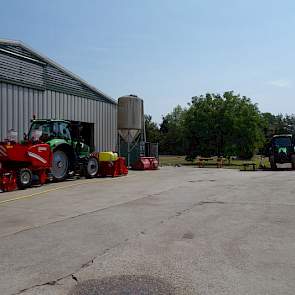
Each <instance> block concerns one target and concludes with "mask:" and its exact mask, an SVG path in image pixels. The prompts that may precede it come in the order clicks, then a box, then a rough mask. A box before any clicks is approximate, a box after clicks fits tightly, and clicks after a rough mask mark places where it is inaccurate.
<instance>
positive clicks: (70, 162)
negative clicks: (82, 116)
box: [28, 119, 90, 181]
mask: <svg viewBox="0 0 295 295" xmlns="http://www.w3.org/2000/svg"><path fill="white" fill-rule="evenodd" d="M81 130H82V126H81V124H79V122H71V121H67V120H49V119H48V120H46V119H38V120H32V124H31V128H30V131H29V134H28V140H29V141H31V142H42V143H47V144H49V145H50V148H51V150H52V151H53V163H52V175H53V178H54V179H55V180H56V181H61V180H64V179H65V178H66V177H67V176H68V175H69V173H73V171H77V170H82V168H81V167H84V166H85V165H86V163H87V161H88V158H89V154H90V147H89V146H88V145H87V144H85V143H84V140H83V138H82V137H81ZM77 167H78V168H77Z"/></svg>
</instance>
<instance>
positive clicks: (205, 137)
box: [184, 91, 264, 158]
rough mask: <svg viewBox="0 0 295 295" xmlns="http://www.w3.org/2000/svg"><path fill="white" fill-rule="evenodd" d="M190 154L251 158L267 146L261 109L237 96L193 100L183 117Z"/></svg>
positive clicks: (203, 97)
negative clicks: (263, 146)
mask: <svg viewBox="0 0 295 295" xmlns="http://www.w3.org/2000/svg"><path fill="white" fill-rule="evenodd" d="M184 131H185V132H184V134H185V139H186V140H185V141H186V142H187V143H188V146H187V154H188V155H189V156H190V157H195V156H196V155H203V156H213V155H217V156H220V155H224V156H228V155H237V156H239V157H241V158H250V157H252V156H253V154H254V153H255V151H256V149H257V148H259V147H261V146H262V145H263V144H264V134H263V132H262V119H261V115H260V112H259V110H258V107H257V105H256V104H253V103H252V102H251V100H250V99H249V98H247V97H245V96H243V97H241V96H240V95H235V94H234V92H232V91H230V92H225V93H224V94H223V96H221V95H219V94H206V95H205V96H203V95H201V96H199V97H193V98H192V103H191V106H190V108H189V109H188V110H187V112H186V114H185V116H184Z"/></svg>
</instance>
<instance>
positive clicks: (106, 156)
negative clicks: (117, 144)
mask: <svg viewBox="0 0 295 295" xmlns="http://www.w3.org/2000/svg"><path fill="white" fill-rule="evenodd" d="M98 159H99V161H100V162H113V161H116V160H117V159H118V154H117V153H113V152H100V153H99V158H98Z"/></svg>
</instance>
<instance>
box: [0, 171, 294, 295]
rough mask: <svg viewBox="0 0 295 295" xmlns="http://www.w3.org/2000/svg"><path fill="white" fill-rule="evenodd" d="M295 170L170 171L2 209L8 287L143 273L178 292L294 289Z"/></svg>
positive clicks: (1, 246)
mask: <svg viewBox="0 0 295 295" xmlns="http://www.w3.org/2000/svg"><path fill="white" fill-rule="evenodd" d="M294 175H295V174H294V173H292V172H290V171H288V172H285V171H280V172H277V173H276V172H275V173H274V172H254V173H242V172H240V171H235V170H234V171H231V170H223V169H218V170H217V169H196V168H187V167H180V168H164V169H161V170H160V171H156V172H143V173H140V172H137V173H132V174H131V177H130V178H128V177H126V178H125V177H124V178H119V179H111V181H107V182H101V181H100V180H98V181H96V182H94V183H92V184H91V185H89V186H85V185H82V186H81V187H80V186H77V187H75V188H73V189H69V190H65V191H55V192H51V193H48V194H46V195H44V197H40V198H36V199H30V200H26V201H17V202H11V203H9V204H6V205H5V206H2V207H1V206H0V237H1V243H0V258H1V264H0V294H1V295H2V294H3V295H11V294H22V295H36V294H48V295H53V294H54V295H61V294H68V292H69V291H70V290H73V288H74V287H75V286H76V285H77V284H80V283H81V284H83V282H85V281H89V280H101V281H102V282H107V283H108V284H114V286H113V288H115V285H116V283H115V282H117V279H115V280H112V278H118V277H124V278H126V277H127V278H131V281H132V283H135V281H134V279H133V278H134V276H138V275H139V276H141V275H142V276H147V277H148V278H151V279H148V283H153V279H152V278H154V283H155V285H156V283H157V282H156V278H159V279H160V280H161V282H163V284H164V285H165V282H166V283H167V286H168V285H169V286H170V285H171V286H173V289H174V290H175V294H293V290H294V288H295V284H294V281H295V280H294V279H295V277H294V273H295V272H294V270H295V269H294V266H295V254H294V253H295V251H294V250H295V249H294V241H295V234H294V230H293V228H294V225H295V218H294V216H295V215H294V210H295V209H294V205H295V202H294V198H293V196H294V184H293V178H294ZM54 186H55V185H53V187H54ZM18 193H19V192H17V193H15V194H18ZM15 194H8V197H11V198H13V197H14V196H15ZM4 195H5V194H1V195H0V198H2V199H3V196H4ZM20 216H21V218H20ZM130 276H131V277H130ZM90 285H91V284H90ZM90 285H89V286H90ZM132 286H134V285H132ZM136 286H137V285H136ZM109 287H112V286H109ZM89 288H90V287H89Z"/></svg>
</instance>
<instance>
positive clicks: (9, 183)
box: [0, 139, 52, 191]
mask: <svg viewBox="0 0 295 295" xmlns="http://www.w3.org/2000/svg"><path fill="white" fill-rule="evenodd" d="M51 163H52V152H51V149H50V146H49V145H48V144H44V143H33V142H25V143H22V144H20V143H17V142H16V140H15V139H8V140H5V141H4V142H0V191H12V190H15V189H16V188H19V189H26V188H28V187H30V186H31V185H32V182H33V176H35V177H37V178H38V182H39V183H40V184H44V183H45V182H46V180H47V178H48V173H49V172H50V168H51Z"/></svg>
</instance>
